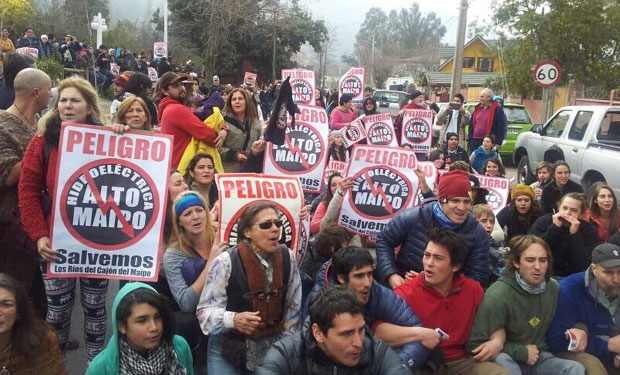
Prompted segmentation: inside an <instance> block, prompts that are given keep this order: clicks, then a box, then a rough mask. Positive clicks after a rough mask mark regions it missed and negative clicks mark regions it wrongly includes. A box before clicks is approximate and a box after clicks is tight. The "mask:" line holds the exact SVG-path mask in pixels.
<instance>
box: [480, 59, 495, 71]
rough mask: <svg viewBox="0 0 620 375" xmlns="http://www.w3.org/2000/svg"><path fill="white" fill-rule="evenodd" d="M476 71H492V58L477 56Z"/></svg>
mask: <svg viewBox="0 0 620 375" xmlns="http://www.w3.org/2000/svg"><path fill="white" fill-rule="evenodd" d="M478 71H479V72H492V71H493V58H492V57H479V58H478Z"/></svg>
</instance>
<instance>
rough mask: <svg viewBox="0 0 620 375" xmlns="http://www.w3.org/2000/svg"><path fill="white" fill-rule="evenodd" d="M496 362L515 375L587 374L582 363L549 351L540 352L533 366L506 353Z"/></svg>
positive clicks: (499, 356)
mask: <svg viewBox="0 0 620 375" xmlns="http://www.w3.org/2000/svg"><path fill="white" fill-rule="evenodd" d="M495 363H497V364H498V365H500V366H502V367H504V368H505V369H506V370H509V371H510V372H512V374H513V375H585V374H586V369H585V367H583V365H582V364H581V363H578V362H575V361H570V360H567V359H561V358H558V357H555V356H554V355H553V354H551V353H549V352H540V354H539V356H538V361H536V363H535V364H534V365H533V366H530V365H528V364H525V363H517V362H516V361H515V360H514V359H512V357H511V356H509V355H508V354H506V353H500V354H499V355H498V356H497V358H495Z"/></svg>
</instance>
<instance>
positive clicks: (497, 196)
mask: <svg viewBox="0 0 620 375" xmlns="http://www.w3.org/2000/svg"><path fill="white" fill-rule="evenodd" d="M476 177H478V180H479V181H480V187H482V188H485V189H487V190H488V191H489V194H488V195H487V203H488V204H489V206H491V208H492V209H493V213H495V214H496V215H497V214H498V213H499V211H501V210H502V208H504V207H506V205H507V204H508V200H509V196H508V193H509V191H510V181H509V180H508V179H507V178H503V177H488V176H482V175H477V176H476Z"/></svg>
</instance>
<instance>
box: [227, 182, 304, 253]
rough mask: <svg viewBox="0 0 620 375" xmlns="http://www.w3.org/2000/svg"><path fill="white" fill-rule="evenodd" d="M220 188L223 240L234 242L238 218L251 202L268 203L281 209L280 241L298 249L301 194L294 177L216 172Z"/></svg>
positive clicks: (231, 243) (229, 242)
mask: <svg viewBox="0 0 620 375" xmlns="http://www.w3.org/2000/svg"><path fill="white" fill-rule="evenodd" d="M215 180H216V183H217V187H218V191H220V213H219V215H220V217H219V223H218V225H219V227H218V228H219V229H218V232H219V235H220V239H221V241H222V242H227V243H228V244H229V245H231V246H235V245H236V244H237V239H238V233H237V220H238V219H239V216H241V213H242V212H243V211H244V210H245V209H246V208H247V207H248V206H249V205H250V204H252V203H255V202H261V201H264V202H269V203H272V204H274V205H275V206H276V207H277V208H278V210H280V212H281V215H280V220H282V227H281V228H280V238H279V242H280V243H281V244H285V245H286V246H288V248H289V249H291V250H293V251H295V252H297V251H298V249H299V237H300V235H299V230H300V229H299V226H300V218H299V214H300V212H301V207H302V205H303V201H304V196H303V192H302V190H301V185H300V183H299V179H298V178H297V177H284V176H267V175H259V174H255V173H230V174H216V175H215Z"/></svg>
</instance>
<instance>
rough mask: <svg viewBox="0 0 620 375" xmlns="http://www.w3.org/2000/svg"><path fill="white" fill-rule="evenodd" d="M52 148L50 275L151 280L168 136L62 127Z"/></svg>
mask: <svg viewBox="0 0 620 375" xmlns="http://www.w3.org/2000/svg"><path fill="white" fill-rule="evenodd" d="M58 149H59V154H60V156H59V161H58V169H57V172H56V185H55V192H56V193H55V195H54V197H53V199H54V204H53V210H52V214H51V215H52V220H51V221H52V229H51V233H52V234H51V239H52V247H53V248H54V249H57V250H58V252H59V260H58V261H56V262H49V263H48V276H49V277H76V276H80V277H82V276H84V277H94V278H105V279H123V280H145V281H156V280H157V277H158V273H159V264H160V261H159V259H158V253H159V249H160V246H161V244H162V233H163V226H164V224H163V222H164V218H165V211H166V210H165V207H166V199H167V195H168V194H167V191H168V187H167V184H168V172H167V171H168V170H169V168H170V154H171V151H172V137H171V136H169V135H162V134H154V133H142V132H135V133H134V132H129V133H125V134H123V135H119V134H115V133H114V132H112V131H111V130H108V129H107V128H104V127H102V126H90V125H79V124H68V123H64V124H63V125H62V130H61V136H60V146H59V148H58Z"/></svg>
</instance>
